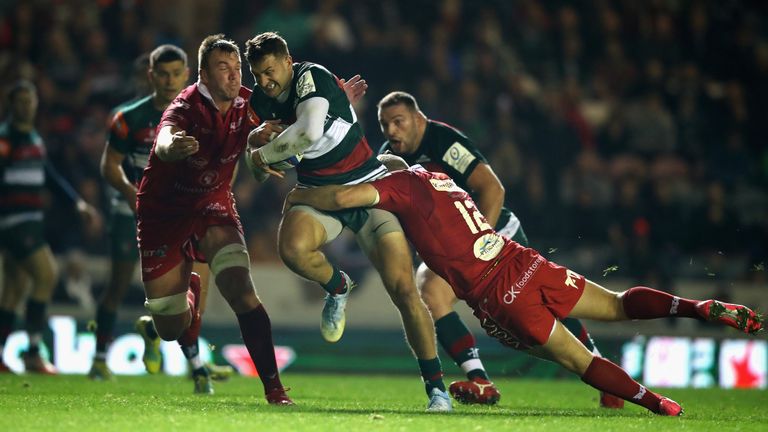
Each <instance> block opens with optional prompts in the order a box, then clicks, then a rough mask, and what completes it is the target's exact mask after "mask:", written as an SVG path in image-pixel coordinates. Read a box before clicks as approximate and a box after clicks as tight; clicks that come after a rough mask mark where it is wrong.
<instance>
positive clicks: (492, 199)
mask: <svg viewBox="0 0 768 432" xmlns="http://www.w3.org/2000/svg"><path fill="white" fill-rule="evenodd" d="M467 186H469V187H470V189H472V191H473V192H474V193H475V195H474V200H475V204H476V205H477V208H478V210H480V213H482V215H483V216H485V219H486V220H487V221H488V223H489V224H490V225H491V226H496V222H497V221H498V220H499V215H501V208H502V207H503V206H504V193H505V192H504V185H502V184H501V180H499V178H498V177H497V176H496V173H495V172H493V169H492V168H491V166H490V165H488V164H487V163H484V162H480V163H478V164H477V165H475V168H474V170H472V174H470V175H469V177H468V178H467Z"/></svg>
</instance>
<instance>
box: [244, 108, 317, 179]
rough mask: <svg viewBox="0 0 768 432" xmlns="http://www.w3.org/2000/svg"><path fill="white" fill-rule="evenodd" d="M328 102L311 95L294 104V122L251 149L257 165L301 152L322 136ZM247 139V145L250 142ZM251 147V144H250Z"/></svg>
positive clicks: (267, 163)
mask: <svg viewBox="0 0 768 432" xmlns="http://www.w3.org/2000/svg"><path fill="white" fill-rule="evenodd" d="M329 107H330V104H329V102H328V99H326V98H324V97H320V96H316V97H311V98H309V99H306V100H305V101H303V102H300V103H299V104H298V105H297V106H296V122H295V123H294V124H292V125H290V126H288V128H286V129H285V130H284V131H283V132H282V133H281V134H280V135H278V136H277V137H276V138H275V139H273V140H272V141H271V142H270V143H269V144H267V145H265V146H264V147H260V148H256V149H253V150H251V154H250V155H249V156H250V157H251V158H252V159H253V163H254V164H255V165H256V166H257V167H266V166H268V165H269V164H273V163H275V162H279V161H281V160H284V159H287V158H289V157H291V156H293V155H295V154H298V153H301V152H303V151H304V150H306V149H307V148H309V146H310V145H312V143H313V142H315V141H317V140H319V139H320V138H321V137H322V136H323V129H324V127H325V118H326V116H327V115H328V108H329ZM250 141H251V140H250V139H249V145H250V144H251V143H250ZM251 147H252V146H251Z"/></svg>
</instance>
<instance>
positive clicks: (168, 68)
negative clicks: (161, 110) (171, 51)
mask: <svg viewBox="0 0 768 432" xmlns="http://www.w3.org/2000/svg"><path fill="white" fill-rule="evenodd" d="M188 79H189V68H187V65H185V64H184V62H183V61H181V60H174V61H171V62H166V63H157V64H156V65H155V67H154V68H152V69H150V70H149V80H150V82H151V83H152V87H153V88H154V89H155V93H156V94H157V96H158V97H159V98H160V99H161V100H163V101H165V102H167V103H171V101H172V100H173V99H174V98H175V97H176V95H178V94H179V92H180V91H181V89H183V88H184V86H185V85H186V84H187V80H188Z"/></svg>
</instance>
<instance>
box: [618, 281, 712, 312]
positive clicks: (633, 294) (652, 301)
mask: <svg viewBox="0 0 768 432" xmlns="http://www.w3.org/2000/svg"><path fill="white" fill-rule="evenodd" d="M621 302H622V305H623V306H624V313H626V314H627V317H629V318H630V319H652V318H664V317H670V316H679V317H686V318H698V317H699V315H698V313H696V301H693V300H689V299H685V298H681V297H677V296H673V295H672V294H668V293H665V292H663V291H658V290H655V289H653V288H647V287H642V286H638V287H634V288H630V289H628V290H627V291H625V292H624V293H623V294H621Z"/></svg>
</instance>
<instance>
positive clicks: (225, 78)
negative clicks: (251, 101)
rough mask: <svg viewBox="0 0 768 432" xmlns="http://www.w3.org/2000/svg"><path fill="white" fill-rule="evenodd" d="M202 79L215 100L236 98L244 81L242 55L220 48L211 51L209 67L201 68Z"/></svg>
mask: <svg viewBox="0 0 768 432" xmlns="http://www.w3.org/2000/svg"><path fill="white" fill-rule="evenodd" d="M200 81H202V83H203V84H205V86H206V87H208V90H210V92H211V96H213V98H214V100H219V101H231V100H234V99H235V98H236V97H237V95H238V94H239V93H240V86H241V85H242V82H243V73H242V65H241V63H240V56H238V55H237V53H236V52H225V51H222V50H220V49H215V50H213V51H211V56H210V58H209V59H208V67H207V68H206V69H201V70H200Z"/></svg>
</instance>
